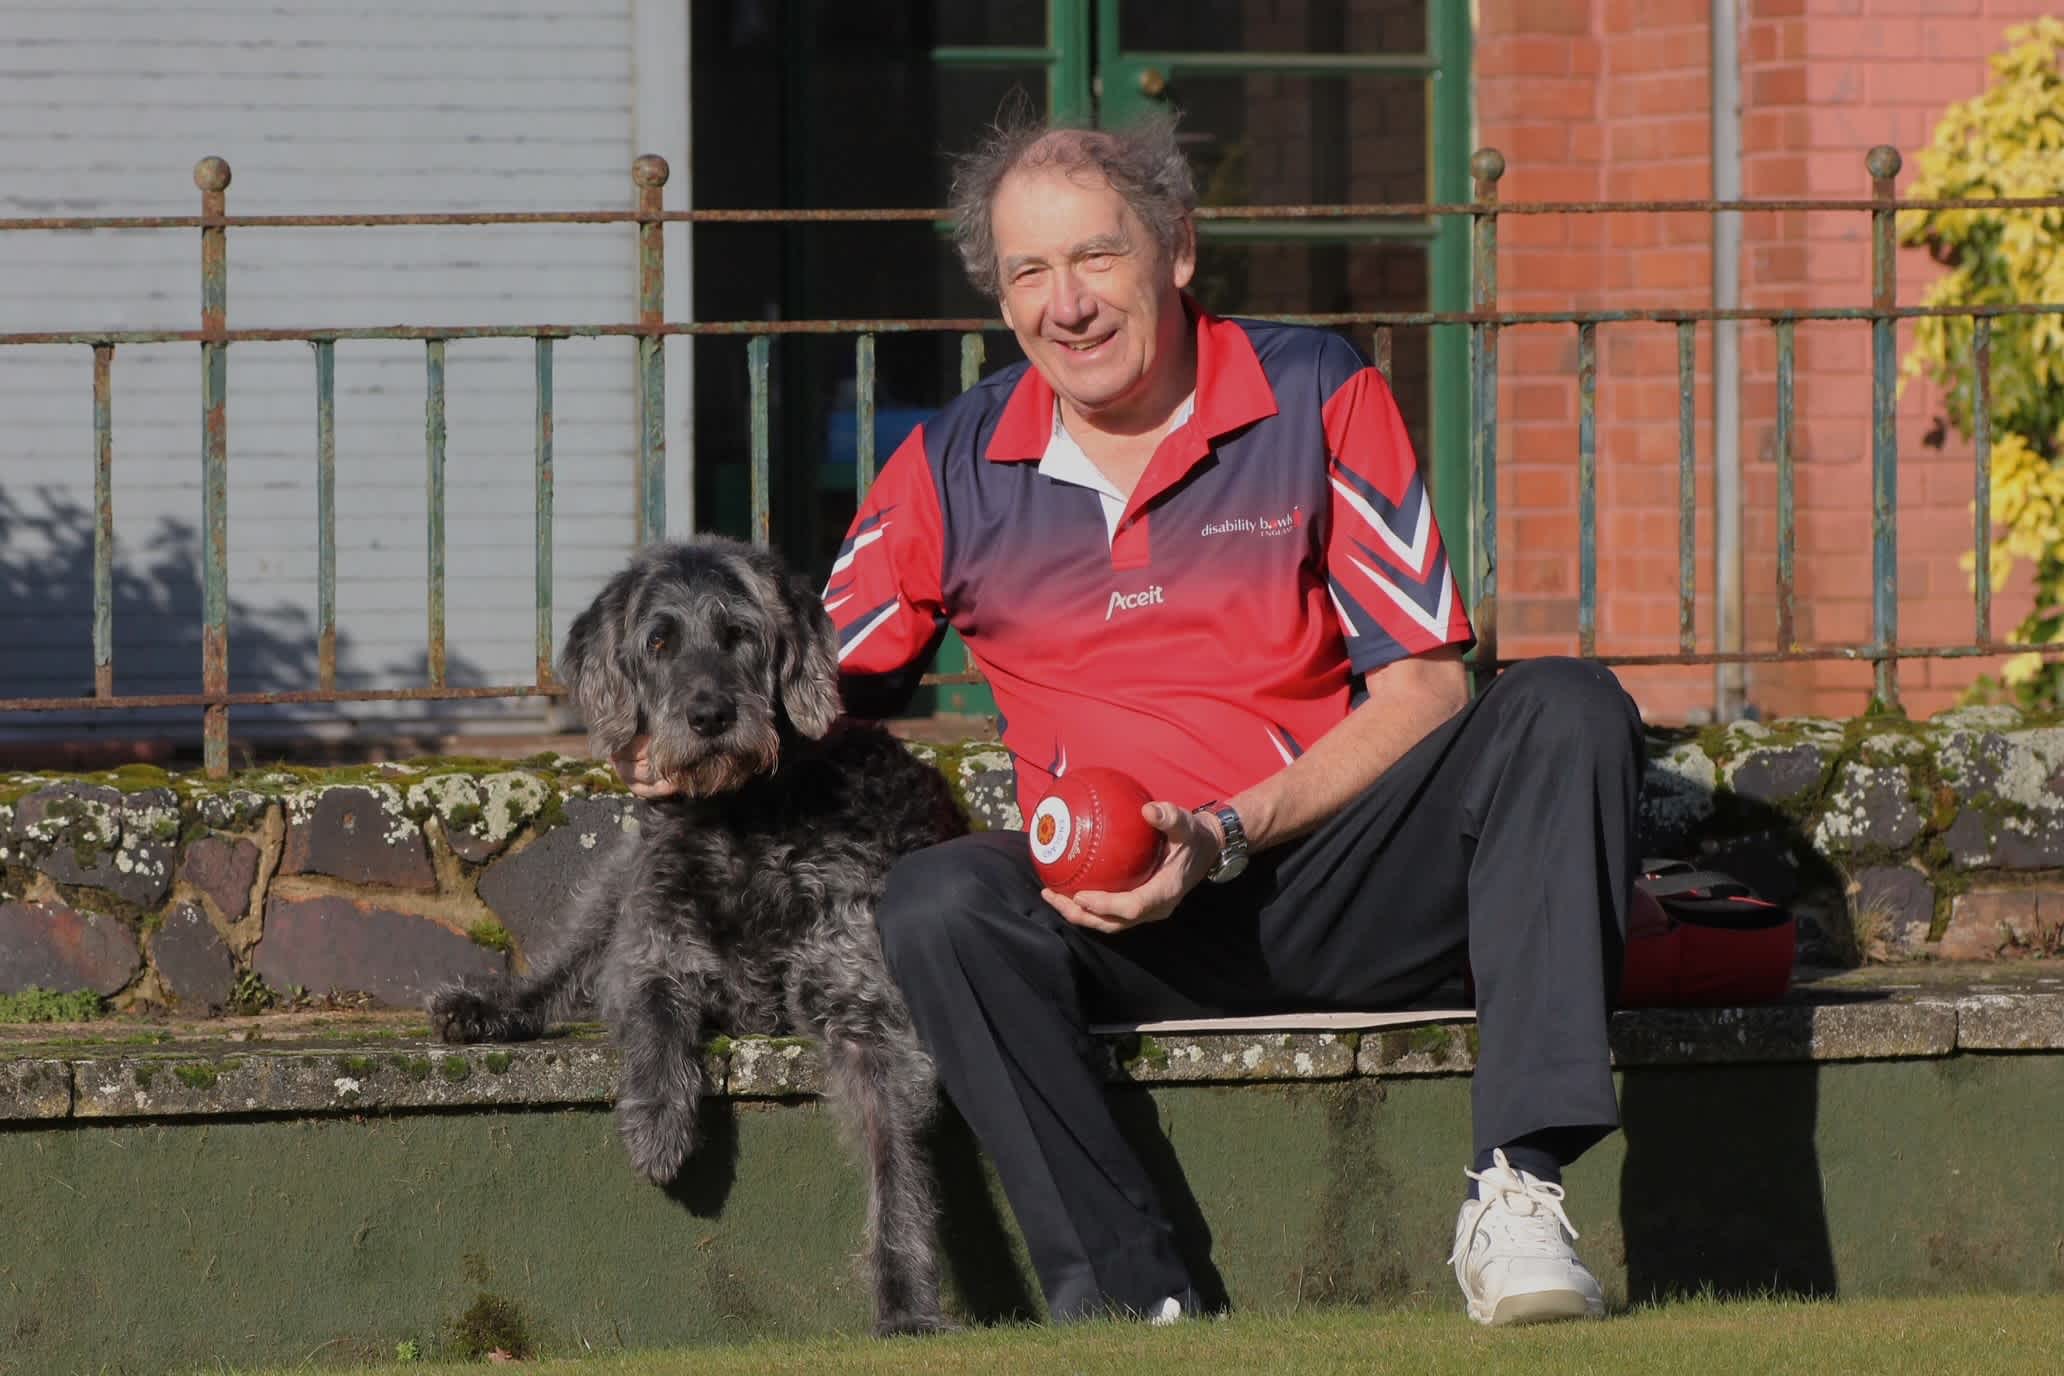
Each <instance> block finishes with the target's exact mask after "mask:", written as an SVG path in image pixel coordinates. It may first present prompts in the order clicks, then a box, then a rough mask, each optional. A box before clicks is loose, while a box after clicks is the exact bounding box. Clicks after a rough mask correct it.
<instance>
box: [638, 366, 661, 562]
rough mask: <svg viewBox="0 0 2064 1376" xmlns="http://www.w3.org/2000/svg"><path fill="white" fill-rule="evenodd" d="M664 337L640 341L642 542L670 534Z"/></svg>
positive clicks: (639, 509)
mask: <svg viewBox="0 0 2064 1376" xmlns="http://www.w3.org/2000/svg"><path fill="white" fill-rule="evenodd" d="M664 345H665V341H664V340H662V339H656V338H655V339H640V340H639V341H638V473H639V475H640V482H641V483H642V485H643V491H642V492H641V493H640V500H639V504H638V543H639V544H641V545H643V544H650V543H651V542H653V541H655V540H659V539H661V538H663V537H664V536H665V535H666V353H665V348H664Z"/></svg>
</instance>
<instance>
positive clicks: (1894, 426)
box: [1864, 144, 1900, 708]
mask: <svg viewBox="0 0 2064 1376" xmlns="http://www.w3.org/2000/svg"><path fill="white" fill-rule="evenodd" d="M1864 162H1865V164H1866V165H1867V167H1868V169H1869V171H1870V174H1871V197H1872V199H1873V200H1876V201H1879V202H1882V203H1883V206H1884V208H1883V209H1878V210H1873V211H1871V307H1872V309H1873V310H1885V309H1887V308H1889V307H1892V306H1894V305H1897V304H1898V298H1899V266H1898V264H1897V263H1896V262H1895V261H1894V259H1893V256H1892V255H1893V250H1894V247H1895V244H1896V240H1895V238H1894V235H1893V231H1894V228H1895V225H1894V221H1895V220H1896V219H1897V213H1896V211H1895V210H1894V208H1893V202H1894V199H1895V195H1896V193H1895V192H1894V189H1893V184H1892V181H1893V178H1894V177H1896V176H1898V175H1899V163H1900V158H1899V150H1898V149H1896V148H1892V147H1890V146H1888V145H1885V144H1880V145H1878V146H1877V147H1876V148H1873V149H1871V151H1870V152H1869V154H1867V155H1866V156H1865V158H1864ZM1898 385H1899V360H1898V356H1897V352H1896V341H1895V340H1894V338H1893V322H1892V321H1891V320H1890V319H1888V318H1886V317H1883V316H1879V317H1877V318H1875V319H1873V320H1872V321H1871V631H1872V644H1873V646H1874V647H1875V648H1876V649H1877V650H1878V651H1879V652H1880V654H1882V655H1884V656H1885V657H1884V658H1880V659H1879V660H1878V661H1877V672H1876V677H1877V690H1876V696H1877V700H1878V702H1879V703H1881V704H1882V705H1884V706H1886V707H1888V708H1897V707H1898V705H1899V661H1898V660H1897V659H1896V658H1893V657H1891V655H1890V652H1891V651H1893V650H1895V649H1897V648H1898V645H1899V435H1898V409H1899V391H1898Z"/></svg>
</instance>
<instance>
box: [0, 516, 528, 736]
mask: <svg viewBox="0 0 2064 1376" xmlns="http://www.w3.org/2000/svg"><path fill="white" fill-rule="evenodd" d="M93 524H94V522H93V513H92V511H91V510H90V509H89V508H87V507H86V506H84V505H82V504H80V503H79V502H78V501H77V500H76V499H75V498H74V497H73V496H72V495H70V494H69V493H68V492H67V491H65V490H64V489H62V488H58V487H38V488H34V489H31V490H30V492H29V493H28V494H27V498H26V499H24V497H23V496H22V495H21V494H20V493H19V492H18V491H13V490H9V489H7V488H5V487H0V646H4V647H6V649H5V653H4V654H0V697H65V696H74V695H76V696H78V697H91V696H92V694H93ZM119 554H120V557H119V558H117V559H116V560H115V562H114V566H113V569H112V582H113V587H112V591H113V607H112V612H113V651H114V665H115V691H116V692H117V693H118V694H125V695H139V694H151V693H192V692H199V691H200V689H201V623H202V584H201V548H200V533H199V531H198V530H197V529H196V527H195V526H193V525H192V524H190V523H188V522H185V521H179V520H174V519H173V518H171V517H169V516H166V517H160V518H159V520H158V522H157V524H156V526H155V527H154V528H153V529H152V531H151V533H150V534H149V535H148V536H147V537H145V538H144V539H141V540H138V539H135V538H133V537H131V538H125V539H124V540H122V542H121V546H120V550H119ZM229 627H230V663H229V674H230V685H229V686H230V688H231V690H232V691H236V692H278V691H294V690H306V689H313V688H315V687H316V686H317V685H318V681H319V677H320V655H319V637H318V631H319V628H318V626H317V624H316V621H315V618H314V617H313V616H312V615H310V614H309V612H308V611H306V610H304V609H303V608H300V607H297V606H294V605H292V604H291V603H286V602H275V603H271V604H259V603H256V602H253V601H251V600H248V599H246V598H242V597H239V596H238V595H237V589H236V588H235V587H234V586H232V587H231V588H230V590H229ZM446 678H447V681H448V682H450V683H451V684H453V685H455V686H467V685H478V684H483V683H485V682H486V681H487V680H486V678H485V677H484V676H483V674H482V673H481V671H480V670H479V669H478V667H477V666H475V665H474V664H472V663H471V662H469V661H468V660H466V659H465V658H464V657H463V656H461V655H457V654H452V653H450V652H449V650H448V651H447V665H446ZM337 681H338V683H339V684H340V685H341V686H353V685H356V686H381V687H385V686H389V685H403V686H407V685H415V684H421V683H427V682H428V681H429V674H428V655H427V652H423V651H418V652H417V653H416V654H415V655H414V656H412V657H411V658H408V659H404V660H400V661H397V662H394V663H390V664H388V665H385V666H382V667H378V668H371V667H367V666H364V665H361V664H359V663H357V655H356V653H355V652H354V648H353V644H352V640H351V637H350V636H349V635H348V634H346V633H345V632H343V631H341V630H340V631H339V632H338V634H337ZM338 719H339V712H338V709H337V708H335V707H330V706H325V705H322V704H298V705H294V704H289V705H282V706H278V707H240V708H236V709H234V710H233V711H232V713H231V733H232V736H233V737H234V736H235V735H236V734H237V733H239V732H250V731H252V730H253V729H254V728H257V729H259V730H261V731H264V732H265V733H266V734H269V735H272V736H275V737H277V736H280V735H289V736H291V735H294V734H299V733H304V732H305V731H306V730H307V729H308V728H309V727H310V726H312V725H314V724H316V723H320V722H323V721H335V720H338ZM200 721H201V713H200V710H199V709H197V708H186V709H179V708H173V709H136V710H125V711H119V712H109V711H99V712H39V713H21V714H9V719H8V720H7V721H6V722H5V724H4V725H0V738H13V739H16V740H22V739H28V740H52V739H56V738H70V739H81V738H89V739H125V740H131V741H134V740H136V739H138V738H141V737H151V736H156V737H167V738H170V739H172V740H174V741H176V742H177V743H178V745H179V747H180V748H181V750H182V752H183V751H184V748H185V746H186V745H187V744H188V743H189V742H191V744H192V746H193V747H194V749H195V750H196V751H198V748H199V742H200V731H201V725H200ZM359 725H362V726H364V727H366V728H367V729H370V730H373V731H377V730H378V727H377V724H375V723H359Z"/></svg>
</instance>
